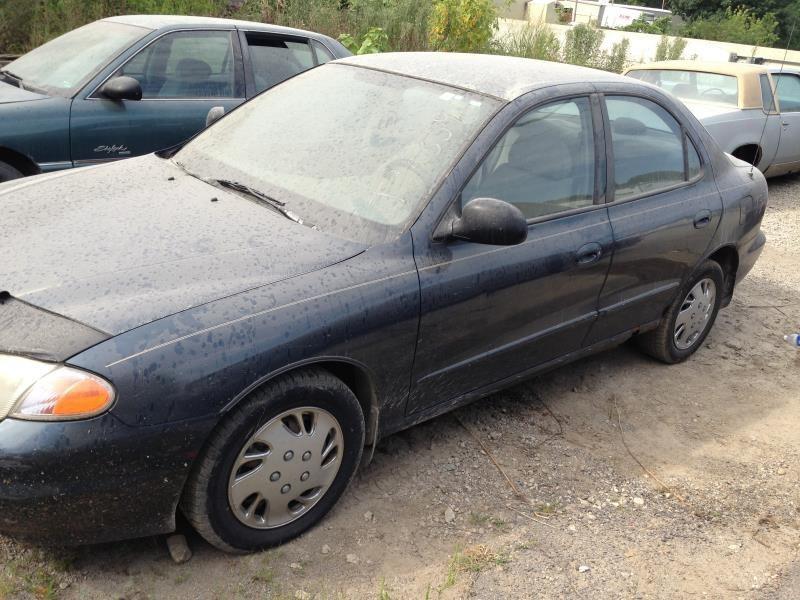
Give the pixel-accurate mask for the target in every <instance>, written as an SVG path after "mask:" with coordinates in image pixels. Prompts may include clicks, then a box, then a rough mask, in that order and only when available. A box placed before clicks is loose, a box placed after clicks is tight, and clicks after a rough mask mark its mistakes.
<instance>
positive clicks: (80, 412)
mask: <svg viewBox="0 0 800 600" xmlns="http://www.w3.org/2000/svg"><path fill="white" fill-rule="evenodd" d="M113 403H114V388H113V387H112V386H111V384H110V383H108V382H107V381H106V380H105V379H103V378H102V377H98V376H97V375H93V374H92V373H88V372H86V371H81V370H80V369H73V368H72V367H65V366H59V365H54V364H50V363H44V362H41V361H37V360H31V359H28V358H22V357H18V356H0V419H2V418H4V417H6V416H10V417H13V418H16V419H28V420H47V421H54V420H72V419H85V418H88V417H94V416H96V415H99V414H101V413H103V412H105V411H107V410H108V409H109V408H111V405H112V404H113Z"/></svg>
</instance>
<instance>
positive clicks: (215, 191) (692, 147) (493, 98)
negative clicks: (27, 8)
mask: <svg viewBox="0 0 800 600" xmlns="http://www.w3.org/2000/svg"><path fill="white" fill-rule="evenodd" d="M265 115H269V118H265ZM342 149H347V151H346V152H343V151H342ZM0 202H2V205H3V211H2V213H0V227H2V230H3V232H4V233H5V235H4V236H3V238H2V241H0V250H2V252H0V282H2V288H0V289H2V295H1V296H0V301H1V303H0V323H1V324H2V327H0V480H2V481H3V486H0V531H3V532H6V533H9V534H13V535H17V536H27V537H34V538H36V539H38V540H44V539H55V540H59V541H61V542H68V543H82V542H94V541H100V540H112V539H118V538H124V537H134V536H143V535H150V534H157V533H163V532H169V531H172V530H173V528H174V527H175V518H176V512H177V511H178V510H180V511H182V512H183V514H184V515H185V516H186V517H187V518H188V520H189V521H190V522H191V523H192V524H193V525H194V527H195V528H196V529H197V530H198V531H199V532H200V533H201V534H202V535H203V536H204V537H205V538H206V539H207V540H208V541H209V542H211V543H212V544H214V545H215V546H217V547H219V548H222V549H225V550H236V551H250V550H255V549H258V548H263V547H266V546H270V545H274V544H279V543H281V542H283V541H285V540H288V539H290V538H292V537H294V536H296V535H298V534H299V533H301V532H302V531H304V530H306V529H307V528H309V527H310V526H312V525H313V524H315V523H316V522H318V521H319V520H320V519H321V518H322V517H323V516H324V515H325V514H326V513H327V512H328V511H329V510H330V509H331V507H332V506H333V505H334V504H335V503H336V501H337V500H338V498H339V497H340V496H341V495H342V493H343V492H344V490H345V488H346V487H347V485H348V482H349V481H350V480H351V478H352V476H353V474H354V473H355V471H356V468H357V466H358V464H359V462H360V460H361V458H362V453H364V451H365V448H366V455H367V456H369V453H370V452H371V451H372V449H373V448H374V447H375V444H376V443H377V442H378V441H379V439H380V438H381V437H384V436H386V435H389V434H391V433H393V432H396V431H398V430H400V429H403V428H407V427H410V426H412V425H414V424H416V423H419V422H420V421H423V420H426V419H430V418H432V417H434V416H436V415H439V414H441V413H444V412H446V411H448V410H451V409H452V408H454V407H456V406H459V405H462V404H464V403H466V402H470V401H473V400H476V399H478V398H480V397H483V396H486V395H488V394H490V393H492V392H493V391H495V390H498V389H500V388H503V387H506V386H509V385H512V384H514V383H515V382H517V381H519V380H520V379H522V378H526V377H530V376H532V375H534V374H537V373H540V372H542V371H544V370H547V369H550V368H553V367H556V366H558V365H561V364H564V363H566V362H568V361H572V360H575V359H578V358H581V357H584V356H587V355H589V354H592V353H594V352H597V351H600V350H602V349H605V348H609V347H611V346H614V345H616V344H620V343H622V342H624V341H626V340H628V339H629V338H631V337H635V338H636V339H637V341H638V343H639V344H640V346H641V347H642V348H643V349H644V350H645V351H646V352H647V353H649V354H651V355H652V356H654V357H656V358H658V359H660V360H662V361H664V362H666V363H675V362H678V361H682V360H684V359H686V358H687V357H689V356H690V355H691V354H692V353H694V352H695V351H696V350H697V349H698V348H699V347H700V346H701V345H702V343H703V340H704V338H705V336H706V335H707V334H708V332H709V330H710V328H711V327H712V324H713V322H714V320H715V318H716V315H717V312H718V310H719V309H720V308H721V307H723V306H726V305H727V304H728V303H729V302H730V300H731V297H732V294H733V293H734V288H735V285H736V283H737V282H738V281H740V280H741V279H742V278H743V277H744V276H745V275H746V274H747V273H748V272H749V271H750V269H751V268H752V266H753V264H754V262H755V261H756V258H757V257H758V255H759V253H760V252H761V250H762V247H763V245H764V243H765V238H764V235H763V234H762V233H761V229H760V223H761V219H762V216H763V215H764V211H765V209H766V204H767V187H766V181H765V179H764V177H763V176H762V175H761V174H760V173H759V172H758V171H757V170H755V171H754V170H752V169H751V167H750V165H747V164H746V163H744V162H742V161H738V160H737V159H735V158H732V157H730V156H728V155H726V154H724V153H723V152H722V151H721V150H720V149H719V147H718V146H717V144H716V143H715V142H714V141H713V139H712V138H711V137H710V135H709V134H708V132H707V131H706V130H705V129H704V128H703V127H702V126H701V125H700V123H699V122H698V121H697V120H696V119H695V118H694V117H693V116H692V114H691V112H689V111H688V110H687V109H686V108H685V107H684V106H683V105H681V104H680V103H679V102H677V101H675V100H674V98H673V97H672V96H670V95H669V94H667V93H665V92H662V91H661V90H659V89H657V88H655V87H653V86H648V85H644V84H641V83H639V82H637V81H635V80H633V79H631V78H625V77H621V76H618V75H612V74H609V73H605V72H600V71H594V70H590V69H584V68H580V67H572V66H565V65H561V64H554V63H548V62H538V61H531V60H526V59H516V58H508V57H497V56H474V55H460V54H450V53H441V54H425V53H422V54H419V53H417V54H415V53H407V54H383V55H373V56H362V57H354V58H348V59H344V60H340V61H335V62H332V63H330V64H328V65H325V66H322V67H320V68H318V69H314V70H311V71H308V72H306V73H303V74H301V75H298V76H297V77H295V78H292V79H290V80H288V81H286V82H284V83H282V84H280V85H278V86H276V87H274V88H273V89H271V90H269V91H267V92H265V93H264V94H262V95H261V96H260V97H259V98H257V99H255V100H253V101H252V102H248V103H246V104H244V105H242V106H241V107H240V108H238V109H237V110H235V111H234V112H232V113H231V114H229V115H227V116H226V117H224V118H223V119H222V120H220V121H219V122H217V123H216V124H214V125H213V126H212V127H210V128H209V129H208V130H207V131H204V132H203V133H201V134H200V135H199V136H198V137H196V138H195V139H194V140H192V141H191V142H189V143H188V144H186V145H185V147H183V148H182V149H180V150H179V151H177V152H175V153H174V154H171V153H168V154H164V153H162V154H160V155H149V156H145V157H140V158H136V159H132V160H130V161H123V162H119V163H114V164H110V165H103V166H96V167H88V168H86V169H82V170H79V171H69V172H63V173H56V174H48V175H41V176H38V177H35V178H31V179H27V180H23V181H20V182H8V183H5V184H2V185H0ZM33 239H35V240H39V242H38V243H36V244H32V243H30V240H33ZM665 375H666V372H665Z"/></svg>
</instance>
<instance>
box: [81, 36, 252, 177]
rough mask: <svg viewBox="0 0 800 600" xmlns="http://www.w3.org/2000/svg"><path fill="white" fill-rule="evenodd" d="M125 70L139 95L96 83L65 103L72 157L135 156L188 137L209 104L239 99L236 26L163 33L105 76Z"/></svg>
mask: <svg viewBox="0 0 800 600" xmlns="http://www.w3.org/2000/svg"><path fill="white" fill-rule="evenodd" d="M120 75H127V76H129V77H133V78H135V79H136V80H138V81H139V83H140V84H141V86H142V100H140V101H133V100H122V101H114V100H109V99H106V98H104V97H103V96H102V95H101V94H100V93H99V92H98V91H97V90H94V91H93V92H92V93H89V94H88V95H87V97H85V98H76V100H75V102H74V103H73V107H72V116H71V131H72V141H71V146H72V159H73V161H74V163H75V164H76V165H81V164H87V163H95V162H103V161H107V160H116V159H119V158H127V157H129V156H138V155H141V154H147V153H150V152H154V151H156V150H160V149H162V148H166V147H169V146H172V145H174V144H177V143H179V142H182V141H183V140H185V139H187V138H189V137H191V136H192V135H194V134H195V133H197V132H198V131H200V130H201V129H202V128H203V127H204V126H205V119H206V115H207V114H208V111H209V110H210V109H211V108H212V107H214V106H222V107H224V108H225V109H226V110H230V109H232V108H234V107H236V106H237V105H238V104H240V103H241V102H243V101H244V77H243V66H242V59H241V51H240V46H239V40H238V36H237V35H236V32H235V30H233V29H228V30H216V29H213V30H212V29H209V30H183V31H173V32H169V33H166V34H165V35H162V36H160V37H158V38H156V39H155V40H154V41H152V42H151V43H150V44H148V45H147V46H145V47H144V48H143V49H142V50H141V51H139V52H138V53H137V54H135V55H134V56H133V57H132V58H131V59H130V60H128V61H127V62H126V63H125V64H124V65H123V66H122V67H120V68H119V69H118V70H117V71H116V72H114V73H113V74H112V75H111V76H110V77H109V78H108V79H110V78H112V77H117V76H120Z"/></svg>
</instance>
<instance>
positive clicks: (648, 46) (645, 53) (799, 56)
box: [498, 4, 800, 67]
mask: <svg viewBox="0 0 800 600" xmlns="http://www.w3.org/2000/svg"><path fill="white" fill-rule="evenodd" d="M543 6H548V5H543ZM550 6H551V5H550ZM532 7H533V5H532V4H531V5H530V6H529V8H532ZM535 17H536V15H535V14H534V13H533V12H532V11H531V14H530V18H531V20H532V21H533V20H534V19H535ZM534 22H535V21H534ZM527 24H528V22H527V21H521V20H512V19H500V31H499V32H498V36H503V35H506V34H507V33H508V32H509V31H512V30H514V29H519V28H521V27H525V26H526V25H527ZM545 26H546V27H549V28H550V29H551V30H552V31H553V32H554V33H555V34H556V36H557V37H558V38H559V40H560V41H561V43H562V44H563V43H564V39H565V36H566V32H567V31H569V28H570V27H571V25H557V24H554V23H545ZM602 31H603V34H604V35H605V37H604V40H603V48H604V49H606V50H608V49H610V48H611V47H612V46H613V45H614V44H616V43H619V42H621V41H622V40H623V39H625V38H627V39H628V40H629V42H630V49H629V51H628V57H629V60H630V61H631V63H639V62H652V61H653V60H655V54H656V46H657V45H658V43H659V41H660V40H661V36H659V35H654V34H651V33H636V32H633V31H619V30H616V29H603V30H602ZM674 39H675V38H674V37H670V40H674ZM685 39H686V42H687V44H686V49H685V50H684V51H683V58H686V59H694V60H708V61H720V62H728V60H729V57H730V55H731V53H736V54H738V55H739V56H758V57H763V58H764V59H765V60H766V62H768V63H769V62H774V63H779V62H782V61H784V57H785V61H786V63H787V64H788V65H792V66H798V67H800V51H797V50H790V51H789V52H786V51H785V50H782V49H780V48H761V47H756V46H748V45H745V44H731V43H728V42H712V41H709V40H696V39H692V38H685Z"/></svg>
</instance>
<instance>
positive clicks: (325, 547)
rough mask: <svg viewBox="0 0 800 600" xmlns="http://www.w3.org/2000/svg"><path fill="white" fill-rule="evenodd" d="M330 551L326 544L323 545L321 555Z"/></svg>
mask: <svg viewBox="0 0 800 600" xmlns="http://www.w3.org/2000/svg"><path fill="white" fill-rule="evenodd" d="M330 551H331V547H330V546H328V544H325V545H324V546H323V547H322V553H323V554H328V553H329V552H330Z"/></svg>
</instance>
